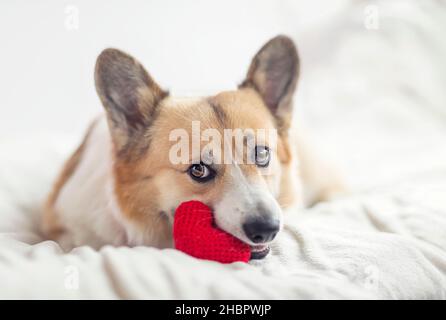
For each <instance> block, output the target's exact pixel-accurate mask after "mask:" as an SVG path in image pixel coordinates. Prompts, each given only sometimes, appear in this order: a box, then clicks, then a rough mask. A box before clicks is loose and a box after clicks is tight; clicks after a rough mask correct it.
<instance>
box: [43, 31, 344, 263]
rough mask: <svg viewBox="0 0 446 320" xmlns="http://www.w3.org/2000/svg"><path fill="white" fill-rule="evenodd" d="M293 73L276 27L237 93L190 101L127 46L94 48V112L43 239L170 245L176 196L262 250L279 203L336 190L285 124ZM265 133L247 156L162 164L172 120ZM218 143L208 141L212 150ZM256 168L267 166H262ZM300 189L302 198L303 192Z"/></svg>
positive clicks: (293, 60)
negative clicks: (98, 112)
mask: <svg viewBox="0 0 446 320" xmlns="http://www.w3.org/2000/svg"><path fill="white" fill-rule="evenodd" d="M299 70H300V61H299V56H298V52H297V50H296V47H295V45H294V43H293V41H292V40H291V39H290V38H288V37H287V36H283V35H280V36H277V37H275V38H273V39H271V40H270V41H268V42H267V43H266V44H265V45H264V46H263V47H262V48H261V49H260V50H259V51H258V53H257V54H256V55H255V56H254V58H253V59H252V62H251V65H250V67H249V69H248V72H247V75H246V78H245V79H244V80H243V82H242V83H241V84H240V85H239V86H238V88H237V90H233V91H225V92H221V93H218V94H216V95H214V96H208V97H197V98H177V97H172V96H170V95H169V93H168V92H167V91H165V90H163V89H162V88H161V87H160V86H159V85H158V84H157V83H156V82H155V80H154V79H153V78H152V77H151V75H150V74H149V73H148V72H147V71H146V70H145V69H144V67H143V66H142V65H141V64H140V63H139V62H138V61H137V60H135V59H134V58H133V57H131V56H130V55H128V54H126V53H124V52H121V51H119V50H117V49H105V50H104V51H103V52H102V53H101V54H100V55H99V56H98V58H97V62H96V67H95V84H96V90H97V93H98V95H99V97H100V100H101V102H102V104H103V107H104V109H105V113H104V114H103V115H102V116H100V117H98V118H97V119H95V121H93V123H92V124H91V125H90V127H89V129H88V130H87V133H86V135H85V138H84V139H83V142H82V143H81V144H80V146H79V147H78V148H77V149H76V150H75V152H74V153H73V154H72V155H71V157H70V158H69V159H68V160H67V162H66V163H65V165H64V167H63V169H62V172H61V173H60V175H59V177H58V178H57V180H56V182H55V184H54V187H53V190H52V192H51V193H50V195H49V196H48V199H47V201H46V204H45V209H44V214H43V219H42V220H43V223H42V225H43V231H44V232H45V234H46V235H47V236H48V238H49V239H54V240H56V241H58V242H59V243H60V244H61V246H62V247H63V248H64V249H66V250H70V249H71V248H74V247H76V246H80V245H88V246H91V247H93V248H96V249H99V248H100V247H102V246H104V245H113V246H121V245H126V246H137V245H144V246H154V247H158V248H170V247H172V246H173V243H172V242H173V240H172V223H173V218H174V213H175V209H176V208H177V207H178V206H179V204H180V203H182V202H184V201H187V200H192V199H194V200H199V201H202V202H204V203H205V204H207V205H208V206H210V207H211V208H212V210H213V213H214V221H215V224H216V226H218V227H219V228H221V229H222V230H224V231H226V232H228V233H230V234H232V235H233V236H235V237H237V238H238V239H240V240H241V241H243V242H245V243H247V244H249V245H250V246H251V248H252V259H262V258H264V257H266V256H267V255H268V253H269V244H270V243H271V242H272V241H273V239H274V238H275V236H276V235H277V233H278V232H280V230H281V228H282V226H283V216H284V212H286V211H293V210H295V209H296V208H299V207H302V206H305V205H308V203H314V202H317V201H323V200H326V199H328V198H330V197H331V196H333V195H334V194H337V193H339V192H340V191H341V190H343V185H342V183H341V182H340V179H338V178H337V176H336V175H335V174H333V172H331V171H330V170H328V169H327V166H325V165H324V162H323V161H320V159H317V158H316V157H314V155H313V154H312V152H311V149H310V148H309V146H308V145H305V143H304V139H302V138H301V137H300V136H299V135H297V136H296V135H295V132H294V129H293V126H292V124H293V122H292V121H291V119H292V113H293V95H294V92H295V89H296V86H297V82H298V78H299ZM193 121H197V122H199V124H200V126H201V128H200V132H203V130H205V129H210V128H211V129H214V130H217V131H218V132H223V130H225V129H228V128H229V129H237V128H241V129H252V130H260V129H264V130H275V132H276V133H277V134H276V139H275V143H274V145H269V143H271V142H270V141H266V140H265V139H264V141H261V142H257V145H255V147H254V155H246V157H248V156H250V157H251V159H254V160H253V163H249V164H248V163H241V162H239V161H229V163H224V164H221V163H214V162H213V161H212V160H210V161H207V162H205V161H204V159H201V158H200V156H201V154H199V158H198V159H189V158H188V160H189V161H185V162H184V161H183V162H180V163H173V162H172V161H171V159H170V156H169V155H171V153H172V148H173V147H174V144H175V141H172V139H170V138H169V137H171V133H172V132H173V131H175V130H177V129H179V128H180V129H182V130H183V131H184V132H186V133H189V134H191V131H192V124H191V123H192V122H193ZM220 147H221V145H220V144H216V148H217V149H219V148H220ZM265 170H267V171H268V173H267V174H264V171H265ZM305 195H306V196H305Z"/></svg>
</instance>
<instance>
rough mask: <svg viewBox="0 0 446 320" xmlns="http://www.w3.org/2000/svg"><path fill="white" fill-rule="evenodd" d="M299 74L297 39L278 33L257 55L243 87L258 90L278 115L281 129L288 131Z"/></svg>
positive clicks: (271, 109) (272, 111)
mask: <svg viewBox="0 0 446 320" xmlns="http://www.w3.org/2000/svg"><path fill="white" fill-rule="evenodd" d="M298 77H299V56H298V54H297V50H296V47H295V45H294V43H293V40H291V39H290V38H288V37H286V36H277V37H275V38H273V39H271V40H270V41H268V42H267V43H266V44H265V45H264V46H263V47H262V48H261V49H260V50H259V52H258V53H257V54H256V55H255V56H254V58H253V59H252V62H251V66H250V67H249V70H248V74H247V76H246V79H245V81H243V83H242V84H241V85H240V88H252V89H255V90H256V91H257V92H258V93H259V94H260V96H261V97H262V99H263V101H264V102H265V104H266V106H267V107H268V108H269V110H270V111H271V113H272V114H273V115H274V116H275V118H276V120H277V127H278V129H279V130H287V129H288V128H289V124H290V120H291V115H292V109H293V105H292V98H293V94H294V91H295V89H296V84H297V79H298Z"/></svg>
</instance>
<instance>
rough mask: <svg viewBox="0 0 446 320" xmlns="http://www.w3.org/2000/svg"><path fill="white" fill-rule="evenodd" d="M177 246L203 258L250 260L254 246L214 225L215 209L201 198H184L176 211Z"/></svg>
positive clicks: (224, 261) (175, 242) (229, 260)
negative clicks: (201, 200)
mask: <svg viewBox="0 0 446 320" xmlns="http://www.w3.org/2000/svg"><path fill="white" fill-rule="evenodd" d="M173 239H174V244H175V248H176V249H177V250H180V251H183V252H184V253H187V254H189V255H191V256H193V257H196V258H199V259H206V260H213V261H218V262H221V263H232V262H236V261H242V262H248V261H249V259H250V257H251V247H250V246H249V245H247V244H246V243H244V242H242V241H240V240H239V239H237V238H235V237H234V236H232V235H230V234H229V233H227V232H225V231H223V230H221V229H218V228H216V227H214V225H213V216H212V212H211V209H210V208H209V207H208V206H206V205H205V204H204V203H202V202H199V201H188V202H183V203H182V204H181V205H180V206H179V207H178V208H177V210H176V212H175V219H174V224H173Z"/></svg>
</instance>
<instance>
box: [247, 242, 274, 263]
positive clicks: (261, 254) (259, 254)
mask: <svg viewBox="0 0 446 320" xmlns="http://www.w3.org/2000/svg"><path fill="white" fill-rule="evenodd" d="M269 251H270V247H269V246H268V245H267V244H261V245H255V246H251V260H260V259H263V258H265V257H266V256H267V255H268V253H269Z"/></svg>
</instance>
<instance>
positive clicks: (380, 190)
mask: <svg viewBox="0 0 446 320" xmlns="http://www.w3.org/2000/svg"><path fill="white" fill-rule="evenodd" d="M293 3H294V2H293V1H290V2H288V7H287V8H288V9H287V10H289V11H290V17H291V16H293V15H292V14H291V13H292V10H293ZM374 3H375V4H377V5H378V9H379V12H380V28H379V29H378V30H367V29H366V28H364V26H363V16H364V6H363V5H362V4H361V5H357V6H354V5H352V6H348V7H345V10H344V11H342V12H339V14H337V15H334V16H333V17H330V18H327V19H326V20H325V22H324V23H325V24H324V25H319V26H317V27H316V28H314V29H309V30H305V32H296V39H297V42H298V44H299V46H300V48H301V55H302V64H303V68H302V69H303V71H302V81H301V83H300V88H299V94H298V95H297V101H296V106H297V110H298V113H297V115H298V116H299V117H300V118H302V119H303V121H302V122H303V123H305V124H306V125H307V127H308V129H309V131H310V132H311V133H312V134H313V137H314V140H315V141H317V142H318V143H319V144H320V145H322V146H324V147H325V150H326V154H327V156H328V155H329V156H330V157H331V158H333V159H334V160H335V161H336V162H337V163H338V164H339V166H340V168H341V170H342V171H343V173H344V174H345V176H346V179H347V181H348V182H349V184H350V186H351V187H352V192H351V194H350V195H348V196H345V197H344V198H340V199H338V200H336V201H333V202H327V203H322V204H319V205H317V206H316V207H314V208H311V209H306V210H303V211H302V212H295V213H294V214H290V215H288V216H287V217H286V226H285V229H284V231H283V232H282V233H281V234H280V236H279V237H278V239H277V241H276V243H275V245H274V247H273V254H272V255H270V256H269V257H267V259H266V260H265V261H263V262H256V263H253V264H249V265H248V264H242V263H235V264H231V265H222V264H219V263H215V262H210V261H202V260H197V259H194V258H192V257H189V256H187V255H185V254H183V253H180V252H177V251H175V250H172V249H169V250H157V249H154V248H144V247H138V248H125V247H122V248H113V247H105V248H103V249H102V250H100V251H94V250H92V249H90V248H88V247H81V248H76V249H75V250H73V251H72V252H70V253H68V254H65V253H63V252H62V251H61V250H60V248H59V246H58V245H57V244H56V243H54V242H51V241H42V238H41V236H40V235H39V233H38V229H37V225H38V219H39V215H40V205H41V203H42V199H43V197H44V196H45V195H46V193H47V191H48V190H49V188H50V184H51V181H52V179H53V178H54V176H55V175H56V173H57V170H58V169H59V166H60V164H61V162H62V160H63V159H64V157H66V155H67V153H68V152H69V151H70V150H72V149H73V147H74V145H75V144H76V142H77V141H78V140H79V139H80V136H77V135H76V136H74V137H72V136H69V137H68V136H63V135H59V134H57V133H55V134H57V138H56V137H55V136H54V135H50V136H48V135H43V136H39V135H37V134H35V133H33V131H30V132H28V133H27V134H25V135H24V136H25V138H23V139H19V140H11V139H7V138H6V137H5V138H3V137H0V144H1V146H2V156H1V158H0V283H1V286H0V298H106V299H108V298H187V299H192V298H208V299H214V298H216V299H231V298H235V299H243V298H249V299H251V298H260V299H264V298H293V299H335V298H341V299H362V298H363V299H381V298H383V299H417V298H421V299H424V298H426V299H427V298H434V299H445V298H446V148H445V141H446V108H445V106H446V103H445V102H446V93H445V92H446V91H444V83H446V76H445V75H446V72H444V70H445V64H444V61H443V60H444V57H445V56H446V42H445V41H444V39H443V38H444V35H443V34H442V33H443V32H442V31H443V30H444V29H445V27H446V19H445V17H444V13H443V12H444V11H445V10H444V9H445V8H444V6H443V5H442V4H440V3H438V2H434V1H432V2H430V1H426V3H425V5H424V7H418V8H416V7H411V6H410V5H407V4H406V2H400V1H392V3H391V4H389V2H387V4H384V1H383V2H380V1H376V2H374ZM327 30H328V32H327ZM288 31H290V32H291V31H292V30H288ZM315 43H318V44H319V45H318V46H316V45H315ZM321 43H322V44H323V45H320V44H321Z"/></svg>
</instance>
